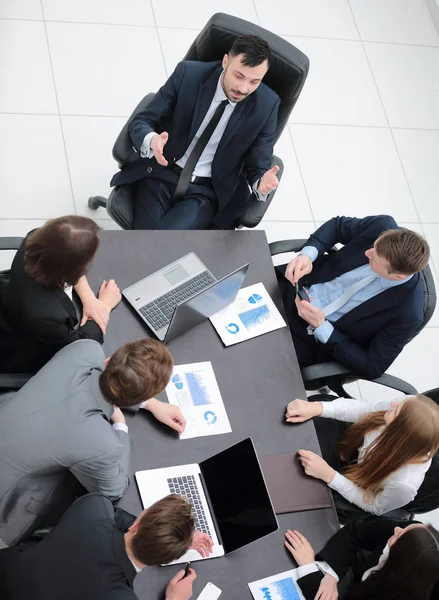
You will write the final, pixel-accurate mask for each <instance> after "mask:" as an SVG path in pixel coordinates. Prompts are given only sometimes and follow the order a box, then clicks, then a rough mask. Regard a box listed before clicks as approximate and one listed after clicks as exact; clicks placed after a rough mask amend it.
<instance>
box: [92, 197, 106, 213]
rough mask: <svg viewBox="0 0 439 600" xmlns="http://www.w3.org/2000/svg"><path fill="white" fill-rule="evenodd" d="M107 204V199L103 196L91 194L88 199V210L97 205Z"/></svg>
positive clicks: (104, 205)
mask: <svg viewBox="0 0 439 600" xmlns="http://www.w3.org/2000/svg"><path fill="white" fill-rule="evenodd" d="M106 205H107V199H106V198H104V197H103V196H92V197H91V198H89V199H88V208H89V209H90V210H97V209H98V208H99V207H102V208H105V207H106Z"/></svg>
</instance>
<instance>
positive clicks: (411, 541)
mask: <svg viewBox="0 0 439 600" xmlns="http://www.w3.org/2000/svg"><path fill="white" fill-rule="evenodd" d="M438 581H439V533H438V532H437V531H436V530H435V529H434V528H433V527H432V526H431V525H425V526H422V527H414V528H413V529H410V530H409V531H407V532H405V533H404V534H403V535H401V536H400V537H399V538H398V539H397V540H396V541H395V543H394V544H393V545H392V546H391V548H390V552H389V556H388V558H387V561H386V563H385V564H384V565H383V567H382V568H381V569H378V570H377V571H375V572H374V573H372V574H371V575H369V577H368V578H367V579H366V580H365V581H362V582H361V583H357V584H354V585H352V586H351V587H350V589H349V591H348V593H347V595H346V600H402V599H404V600H429V599H430V598H432V599H433V596H431V592H432V590H433V588H434V587H435V584H436V583H437V582H438ZM436 590H437V588H436ZM436 590H435V593H436Z"/></svg>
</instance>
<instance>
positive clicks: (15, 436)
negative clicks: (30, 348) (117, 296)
mask: <svg viewBox="0 0 439 600" xmlns="http://www.w3.org/2000/svg"><path fill="white" fill-rule="evenodd" d="M107 360H108V362H107ZM107 360H105V356H104V352H103V349H102V346H101V345H100V344H98V343H97V342H95V341H93V340H79V341H76V342H74V343H73V344H70V345H69V346H68V347H66V348H63V349H62V350H60V351H59V352H58V353H57V354H56V356H54V357H53V358H52V359H51V360H50V361H49V362H48V363H47V365H45V366H44V367H43V368H42V369H41V370H40V371H39V372H38V373H37V374H36V375H35V376H34V377H32V378H31V379H30V380H29V382H28V383H27V384H26V385H25V386H24V387H23V388H21V390H19V391H18V392H12V393H9V394H5V395H3V396H0V539H3V541H4V542H6V543H7V544H8V545H10V544H13V543H17V542H18V541H21V540H23V539H25V538H26V537H27V536H29V535H30V534H31V533H32V531H34V529H36V528H37V527H39V526H41V525H44V524H45V522H44V519H45V518H47V517H48V516H50V515H51V513H52V511H53V509H54V506H53V503H54V502H55V498H56V502H58V498H57V494H56V492H57V490H58V489H59V487H60V485H61V484H62V482H63V479H64V477H65V475H66V473H68V472H70V473H72V474H73V475H74V476H75V477H76V479H77V480H78V481H79V482H80V483H81V484H82V485H83V486H84V487H85V488H86V489H87V490H88V491H90V492H99V493H101V494H104V495H105V496H107V497H108V498H110V499H111V500H117V499H118V498H120V497H121V496H123V494H124V493H125V491H126V490H127V488H128V485H129V473H130V455H131V440H130V437H129V435H128V427H127V425H126V423H125V419H124V417H123V414H122V412H121V411H120V408H118V407H124V408H127V407H136V408H137V407H139V408H145V409H146V410H148V411H150V412H152V413H153V414H154V415H155V416H156V418H157V419H159V420H161V421H162V422H164V423H166V424H168V425H169V426H170V427H172V428H175V429H178V430H179V431H182V429H183V427H184V419H183V418H182V416H181V413H180V411H179V409H178V407H174V406H171V405H168V404H165V403H162V402H159V401H158V400H157V399H155V398H152V397H153V396H154V395H155V394H158V393H160V392H161V391H162V390H163V389H164V388H165V386H166V385H167V383H168V381H169V378H170V375H171V372H172V365H173V361H172V357H171V355H170V354H169V352H168V350H167V349H166V347H165V346H164V345H163V344H162V343H161V342H158V341H157V340H149V339H144V340H136V341H133V342H127V343H126V344H124V345H123V346H122V347H121V348H119V350H117V351H116V352H115V353H114V354H113V355H112V357H111V358H110V359H107ZM105 365H107V366H105ZM148 399H151V400H148ZM144 401H146V402H144ZM111 423H113V425H111Z"/></svg>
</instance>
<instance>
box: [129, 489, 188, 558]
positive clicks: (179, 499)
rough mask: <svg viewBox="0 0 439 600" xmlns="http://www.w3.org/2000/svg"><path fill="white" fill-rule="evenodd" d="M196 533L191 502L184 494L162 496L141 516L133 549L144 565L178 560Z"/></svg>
mask: <svg viewBox="0 0 439 600" xmlns="http://www.w3.org/2000/svg"><path fill="white" fill-rule="evenodd" d="M193 534H194V519H193V516H192V506H191V505H190V504H189V502H188V500H187V499H186V498H184V497H183V496H178V495H177V494H171V495H169V496H166V498H162V500H159V501H158V502H156V503H155V504H153V505H152V506H150V507H149V508H148V510H147V512H146V513H145V514H144V515H143V516H142V517H141V518H140V522H139V528H138V530H137V533H136V534H135V535H134V536H133V538H132V542H131V549H132V552H133V554H134V558H135V559H137V560H138V561H139V562H141V563H142V564H144V565H149V566H152V565H162V564H167V563H170V562H172V561H173V560H177V558H180V556H183V554H185V552H186V551H187V550H188V548H189V546H190V545H191V542H192V536H193Z"/></svg>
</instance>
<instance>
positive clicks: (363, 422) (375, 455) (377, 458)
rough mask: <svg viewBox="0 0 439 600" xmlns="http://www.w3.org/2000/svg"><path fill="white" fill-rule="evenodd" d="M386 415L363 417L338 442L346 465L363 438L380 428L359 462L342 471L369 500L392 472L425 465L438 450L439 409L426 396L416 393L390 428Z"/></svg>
mask: <svg viewBox="0 0 439 600" xmlns="http://www.w3.org/2000/svg"><path fill="white" fill-rule="evenodd" d="M385 414H386V413H385V411H378V412H373V413H370V414H368V415H365V416H364V417H362V418H361V419H359V420H358V421H357V422H356V423H354V424H353V425H351V427H349V429H347V430H346V431H345V433H344V435H343V437H342V438H341V440H340V442H339V450H340V457H341V458H342V460H344V461H346V462H348V461H350V460H352V457H353V456H354V454H355V452H356V451H357V450H358V448H359V447H360V446H361V444H362V443H363V440H364V436H365V435H366V434H367V433H369V432H370V431H375V430H376V429H380V428H382V431H381V432H380V434H379V435H378V437H377V438H376V439H375V440H374V442H373V443H372V444H371V445H370V446H369V447H368V448H367V450H366V452H365V454H364V456H363V458H362V460H361V461H360V462H353V463H351V464H350V465H348V467H346V469H345V470H344V474H345V475H346V477H348V478H349V479H350V480H351V481H353V482H354V483H355V484H356V485H358V486H359V487H361V488H363V489H364V490H365V491H366V492H367V495H371V496H372V497H374V496H376V495H377V494H378V493H379V492H381V491H382V489H383V481H384V480H385V479H386V477H388V476H389V475H390V474H391V473H394V472H395V471H397V470H398V469H399V468H401V467H403V466H404V465H406V464H408V463H424V462H427V460H429V459H430V457H432V456H433V455H434V454H435V453H436V451H437V449H438V447H439V406H437V404H435V402H433V400H430V398H427V396H423V395H422V394H418V395H417V396H415V397H413V398H408V399H407V400H405V401H404V403H403V405H402V406H401V409H400V411H399V413H398V415H397V416H396V417H395V418H394V420H393V421H392V422H391V423H390V424H389V425H386V423H385V420H384V415H385ZM428 455H430V456H428Z"/></svg>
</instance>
